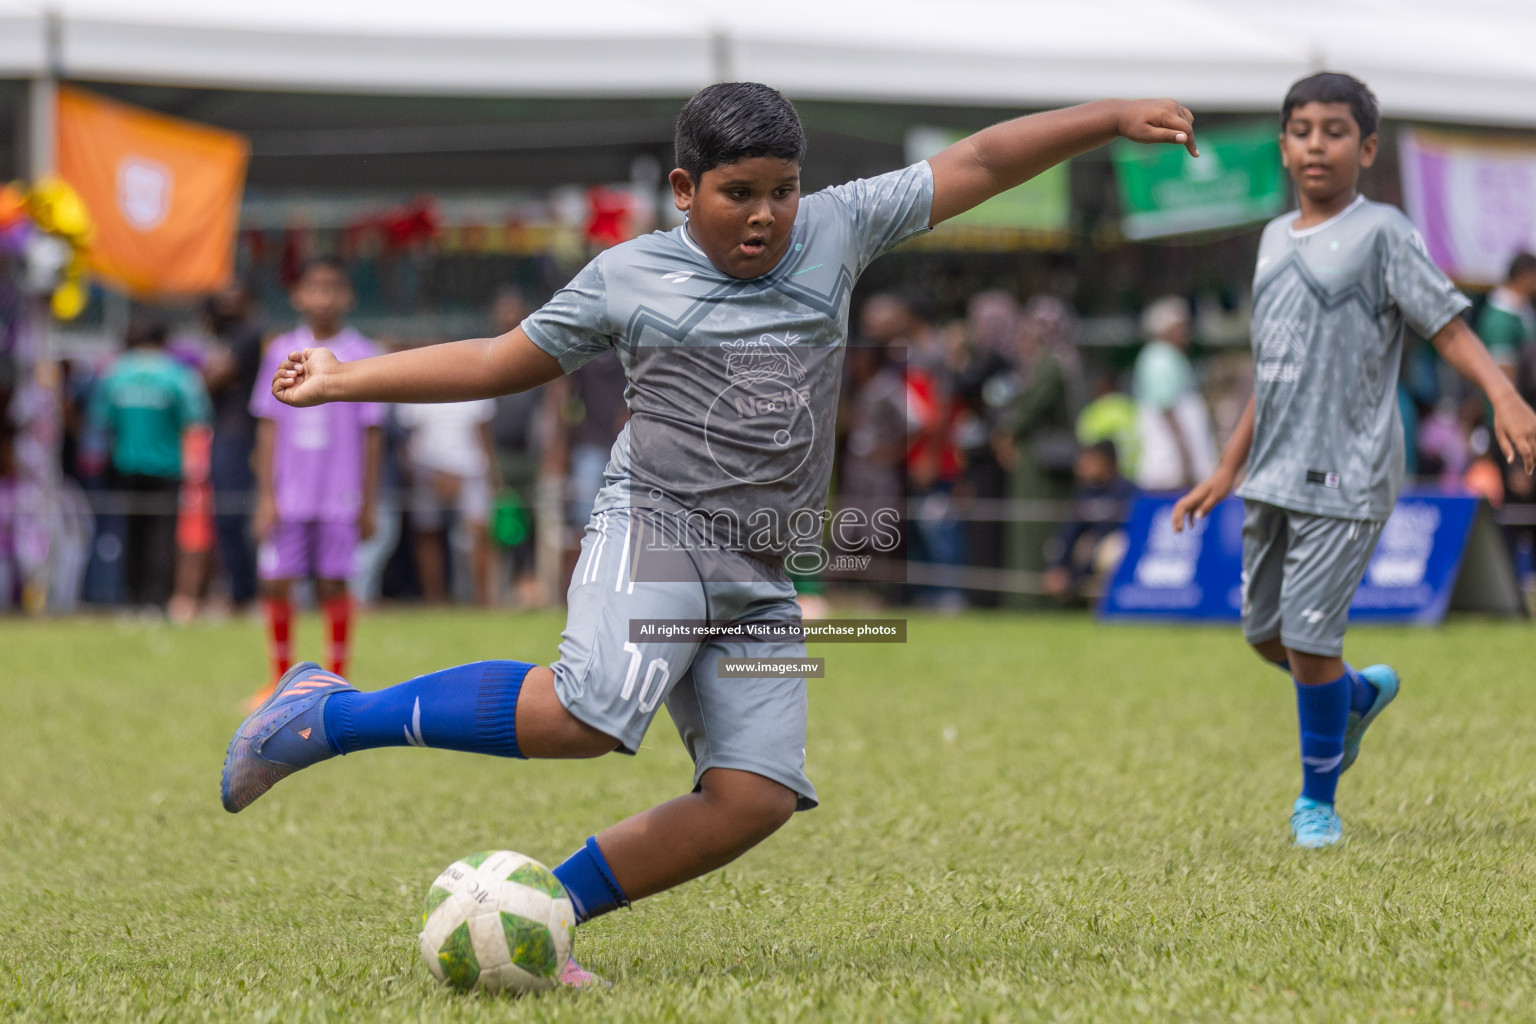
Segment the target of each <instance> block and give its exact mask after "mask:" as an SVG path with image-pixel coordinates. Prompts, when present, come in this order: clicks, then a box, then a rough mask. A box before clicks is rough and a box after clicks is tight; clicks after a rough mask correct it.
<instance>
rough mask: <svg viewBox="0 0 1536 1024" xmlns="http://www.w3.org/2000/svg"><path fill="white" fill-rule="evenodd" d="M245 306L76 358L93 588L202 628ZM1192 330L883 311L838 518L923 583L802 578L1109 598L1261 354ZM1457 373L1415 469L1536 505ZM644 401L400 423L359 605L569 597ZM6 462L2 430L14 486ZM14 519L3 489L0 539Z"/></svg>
mask: <svg viewBox="0 0 1536 1024" xmlns="http://www.w3.org/2000/svg"><path fill="white" fill-rule="evenodd" d="M251 298H252V297H251V296H250V295H249V294H248V293H247V292H246V291H245V289H244V288H243V287H241V286H235V287H232V288H230V289H229V290H227V291H225V292H223V293H221V294H219V295H216V296H213V297H211V298H210V299H209V300H208V301H207V302H206V303H205V305H204V307H203V309H202V317H201V323H200V326H199V329H198V330H195V331H186V332H179V333H175V334H172V333H170V332H168V331H167V329H166V327H165V325H164V324H163V323H160V322H157V321H156V320H154V319H153V318H149V317H135V318H134V320H133V323H132V325H131V327H130V328H129V330H128V332H127V337H126V338H125V339H124V341H125V345H126V348H125V351H123V352H122V354H121V355H119V356H118V357H117V358H116V359H115V360H113V361H111V362H110V363H109V364H108V365H105V366H89V365H84V364H79V363H77V364H73V365H71V366H70V367H69V370H70V373H69V375H68V379H67V386H66V392H67V398H68V401H67V403H66V409H67V415H66V422H65V428H66V430H65V437H66V440H65V444H64V460H65V469H66V472H67V473H68V474H69V475H70V476H71V477H73V478H74V479H75V481H77V482H78V484H79V485H80V486H81V487H83V488H84V489H85V490H86V491H87V492H89V493H91V494H92V497H93V500H92V502H91V505H92V507H93V508H94V509H95V510H96V513H97V515H96V520H95V537H94V540H93V543H92V545H91V551H90V558H89V568H88V569H87V571H86V573H85V576H84V582H83V595H82V596H83V598H84V600H86V601H88V602H94V603H99V604H109V605H110V604H121V605H130V606H136V607H142V608H150V609H162V610H166V611H168V612H169V614H170V615H171V616H172V617H174V618H180V619H185V618H189V617H191V616H193V615H195V614H197V613H198V612H199V611H201V610H206V609H210V608H219V607H226V608H231V607H232V608H241V607H243V606H246V605H248V604H250V603H251V602H252V601H253V600H254V598H255V597H256V595H257V591H258V583H257V571H256V559H257V541H258V540H259V539H260V538H259V535H260V533H261V532H262V530H263V529H264V528H265V527H266V525H267V524H265V523H264V522H262V521H261V520H262V517H261V515H260V509H259V501H258V498H259V494H260V491H261V487H260V482H259V480H258V476H257V472H256V471H255V470H254V469H253V465H255V466H258V467H259V463H260V460H254V461H253V452H255V451H256V449H257V445H258V437H259V430H258V420H257V419H256V418H255V417H254V416H253V414H252V405H253V403H252V397H253V395H256V394H258V393H260V392H262V391H264V390H265V389H266V388H267V387H268V386H269V381H268V380H266V379H264V378H263V375H262V365H263V355H264V351H263V350H264V344H265V343H266V341H267V340H268V339H270V338H271V337H272V336H273V334H274V331H273V330H272V326H273V325H267V324H263V323H259V322H257V320H256V319H255V317H254V315H253V312H252V311H253V310H254V309H255V305H254V303H253V302H252V301H251ZM1533 301H1536V257H1532V256H1530V255H1528V254H1527V255H1521V256H1520V257H1518V258H1517V259H1516V260H1515V261H1514V262H1513V264H1512V266H1511V268H1510V273H1509V276H1508V280H1507V281H1506V282H1505V283H1504V284H1503V285H1502V286H1501V287H1499V288H1498V289H1495V290H1494V291H1493V292H1491V293H1490V294H1489V295H1488V296H1486V297H1485V298H1484V299H1483V300H1481V302H1480V304H1479V306H1478V307H1477V312H1476V313H1475V314H1474V317H1475V321H1476V326H1477V328H1478V330H1479V333H1480V334H1481V335H1482V336H1483V338H1484V339H1485V340H1486V341H1487V343H1488V345H1489V347H1490V349H1491V350H1492V351H1493V353H1494V355H1495V358H1496V359H1497V360H1498V361H1499V362H1500V364H1501V366H1503V367H1504V368H1505V370H1506V372H1508V373H1509V374H1510V376H1511V377H1512V378H1514V379H1516V381H1517V382H1518V383H1519V385H1520V387H1521V389H1522V391H1523V392H1524V393H1525V395H1526V397H1527V399H1528V400H1530V399H1536V313H1533ZM530 305H531V299H530V297H529V296H527V295H525V294H523V293H522V292H520V291H519V290H517V289H515V288H507V289H504V290H502V291H501V292H499V293H498V294H496V295H495V297H494V300H493V302H492V303H491V306H490V311H489V315H488V317H487V328H488V330H489V331H490V332H491V333H501V332H504V331H506V330H509V329H510V328H511V327H513V326H515V325H516V324H517V323H518V322H520V321H521V319H522V318H523V317H524V316H525V315H526V314H527V313H528V312H529V311H530ZM1194 322H1195V321H1194V318H1193V317H1192V311H1191V308H1190V304H1189V303H1188V301H1186V299H1184V298H1183V297H1180V296H1166V297H1163V298H1160V299H1158V300H1156V301H1155V302H1152V303H1151V304H1150V305H1148V306H1147V308H1146V309H1145V310H1144V311H1143V314H1142V316H1141V320H1140V334H1141V342H1140V344H1139V347H1137V348H1136V349H1135V350H1134V357H1132V353H1131V352H1130V351H1128V350H1126V349H1124V348H1084V347H1083V346H1082V345H1081V344H1080V331H1079V325H1078V320H1077V317H1076V315H1075V313H1074V311H1073V310H1072V309H1071V308H1070V307H1069V306H1068V305H1067V304H1065V303H1064V302H1062V301H1061V300H1059V299H1057V298H1054V297H1051V296H1044V295H1037V296H1023V297H1021V296H1016V295H1012V294H1008V293H1005V292H1002V291H986V292H982V293H980V294H977V295H974V296H973V297H971V299H970V300H969V303H968V305H967V307H966V309H965V310H964V311H963V314H962V315H958V316H953V317H947V318H946V317H944V316H941V315H940V312H939V311H938V310H936V309H934V308H933V307H932V305H931V304H930V302H929V301H928V300H927V299H926V298H925V297H924V296H923V295H921V294H917V293H895V292H885V293H881V294H876V295H872V296H869V297H868V298H867V299H865V300H864V301H863V303H862V305H861V306H860V307H859V309H858V311H857V314H856V317H855V322H854V328H855V329H854V333H853V336H852V337H851V338H850V344H849V348H848V352H847V358H846V361H845V364H844V378H845V379H844V394H843V399H842V402H841V405H840V410H839V421H838V439H837V446H838V448H837V462H836V469H835V471H834V476H833V485H832V494H831V496H830V497H829V505H830V507H831V508H833V509H840V508H854V509H859V510H861V511H863V512H864V513H865V515H864V516H863V517H862V519H861V521H865V522H868V521H870V516H869V513H872V512H873V511H874V510H876V509H880V508H895V509H899V510H901V512H902V516H901V519H902V523H903V528H902V530H901V546H900V549H899V550H897V551H894V552H890V553H889V554H890V555H891V556H892V561H893V564H899V565H900V566H901V567H902V569H901V571H900V572H899V573H897V574H895V575H886V576H878V574H876V575H868V574H865V575H861V574H860V573H858V572H840V571H834V572H831V573H829V574H824V576H823V578H820V579H808V580H803V581H800V582H801V583H802V587H803V589H804V590H805V591H806V592H808V593H810V594H816V593H818V592H819V591H820V590H821V589H822V588H824V587H829V586H830V587H839V586H841V587H847V588H858V589H859V590H860V591H861V592H862V593H863V594H865V595H866V596H868V597H869V598H872V599H874V600H878V601H881V602H885V603H915V604H920V605H925V606H929V607H933V608H937V609H942V610H957V609H960V608H963V607H966V606H973V605H982V606H992V605H997V604H1000V603H1002V604H1008V605H1012V606H1040V605H1048V604H1051V603H1056V602H1081V601H1085V600H1090V599H1091V598H1092V597H1093V596H1094V595H1095V594H1096V593H1097V592H1098V589H1099V588H1100V587H1101V586H1102V585H1103V582H1104V579H1105V576H1106V574H1107V573H1108V572H1110V571H1112V570H1113V567H1114V566H1115V564H1116V563H1117V561H1118V559H1119V557H1120V555H1121V553H1122V552H1123V550H1124V541H1123V536H1122V533H1121V529H1120V527H1121V526H1122V525H1123V523H1124V522H1125V521H1126V519H1127V517H1128V512H1129V508H1130V506H1131V503H1132V502H1133V500H1134V498H1135V496H1136V495H1137V494H1138V493H1139V492H1140V491H1144V490H1145V491H1176V490H1179V489H1182V488H1185V487H1188V486H1190V485H1192V484H1193V483H1195V482H1196V481H1198V480H1199V479H1201V478H1202V477H1203V476H1204V475H1206V474H1207V473H1208V472H1209V471H1210V470H1211V468H1212V467H1213V466H1214V465H1215V462H1216V458H1217V454H1218V451H1219V446H1220V445H1221V444H1222V443H1224V441H1225V439H1226V437H1227V436H1228V434H1229V433H1230V432H1231V430H1232V429H1233V427H1234V426H1235V424H1236V421H1237V418H1238V415H1239V414H1240V412H1241V409H1242V407H1243V404H1244V402H1245V401H1246V399H1247V395H1248V393H1249V389H1250V388H1251V371H1250V370H1249V360H1248V359H1247V352H1246V350H1243V351H1234V350H1230V349H1228V350H1223V349H1219V348H1211V349H1208V350H1204V351H1202V352H1200V354H1199V358H1198V359H1196V358H1192V355H1191V343H1192V340H1193V337H1192V335H1193V331H1192V325H1193V324H1194ZM374 342H375V344H376V345H377V346H378V347H380V348H383V349H389V348H392V347H397V343H396V342H394V341H393V340H391V339H389V338H377V339H374ZM1457 380H1458V379H1457V378H1454V375H1452V374H1449V373H1446V372H1444V368H1443V367H1442V366H1440V365H1439V363H1438V360H1437V358H1436V356H1435V354H1434V351H1433V349H1432V347H1430V346H1429V345H1427V344H1423V343H1420V344H1417V345H1410V346H1408V347H1407V354H1406V355H1405V365H1404V368H1403V374H1402V386H1401V391H1400V399H1401V406H1402V412H1403V418H1404V426H1405V435H1406V437H1405V440H1406V442H1407V445H1406V447H1407V453H1408V469H1409V473H1410V474H1411V475H1412V476H1416V477H1417V478H1418V479H1419V480H1420V482H1421V483H1428V484H1431V485H1434V486H1441V487H1445V488H1451V489H1470V490H1472V491H1475V492H1477V493H1481V494H1483V495H1484V496H1486V497H1487V498H1488V499H1489V500H1490V501H1491V502H1493V503H1494V504H1495V505H1501V504H1506V503H1524V504H1528V505H1529V504H1536V494H1533V490H1532V487H1531V484H1530V479H1529V478H1527V477H1525V476H1524V475H1523V474H1520V473H1513V472H1508V471H1507V470H1506V468H1505V467H1504V466H1503V464H1502V462H1501V461H1499V456H1498V453H1497V452H1496V451H1491V450H1490V444H1489V436H1490V435H1489V431H1488V410H1487V409H1486V407H1485V405H1484V403H1483V402H1482V401H1481V399H1479V398H1476V397H1472V396H1471V395H1469V393H1468V392H1467V391H1466V389H1465V388H1464V387H1463V386H1461V385H1460V384H1459V383H1457ZM623 393H624V376H623V372H622V369H621V367H620V365H619V363H618V360H617V358H616V356H614V355H613V354H611V353H610V354H608V355H606V356H604V357H602V358H600V359H598V360H595V361H593V362H592V363H590V364H588V365H587V366H586V367H584V368H583V369H582V370H580V371H579V372H577V373H575V374H573V375H571V376H570V377H567V378H562V379H560V380H558V381H556V382H554V383H552V384H550V385H547V386H545V387H543V388H540V389H538V390H536V391H533V392H529V393H527V394H523V395H512V396H507V397H505V398H501V399H497V400H495V401H483V402H470V403H463V404H459V405H420V406H395V407H391V408H389V409H387V410H386V411H385V413H384V416H383V422H382V423H381V424H380V433H381V437H382V445H381V447H380V456H379V458H380V464H379V466H378V487H377V498H376V501H374V503H373V505H372V507H371V509H370V510H369V511H370V513H371V520H372V527H373V528H372V530H371V531H368V532H367V533H366V534H365V536H364V540H363V543H362V545H361V547H360V548H359V551H358V554H357V558H356V564H355V569H354V572H353V574H352V577H351V579H350V581H349V582H350V585H351V590H352V593H353V594H354V595H355V596H356V598H357V599H358V600H360V601H362V602H363V603H373V602H378V601H381V600H420V601H425V602H429V603H441V602H446V601H460V602H474V603H478V604H481V605H515V606H538V605H543V604H548V603H552V602H556V601H558V600H560V598H561V597H562V595H563V593H564V587H565V583H566V581H567V579H568V576H569V571H570V566H571V565H572V564H573V563H574V559H575V555H576V548H577V545H578V543H579V540H580V535H581V533H580V531H581V528H582V526H583V525H584V524H585V522H586V518H587V515H588V513H589V511H590V509H591V507H592V502H593V499H594V497H595V495H596V492H597V489H598V487H599V486H600V484H601V481H602V474H603V468H604V466H605V464H606V462H607V458H608V451H609V448H610V446H611V445H612V443H613V441H614V438H615V437H616V436H617V435H618V432H619V430H620V429H621V428H622V427H623V424H624V422H625V420H626V418H627V415H628V413H627V410H626V408H625V404H624V397H623ZM8 474H9V468H8V454H7V439H6V437H5V436H4V435H3V434H0V498H3V490H4V488H3V480H4V478H5V477H6V476H7V475H8ZM4 515H5V509H4V501H3V500H0V533H3V532H4V529H3V527H4V523H3V519H4ZM1516 518H1517V519H1518V517H1516ZM1522 531H1523V532H1522ZM1511 542H1512V544H1513V546H1514V550H1515V554H1516V559H1517V565H1518V566H1519V568H1520V569H1521V571H1522V573H1523V574H1524V575H1525V576H1526V577H1527V578H1529V577H1530V576H1531V575H1532V573H1533V570H1536V566H1533V562H1532V547H1533V543H1532V536H1531V528H1530V527H1528V526H1527V527H1513V528H1511ZM4 559H5V548H4V544H3V540H0V562H3V561H4ZM0 569H3V567H0ZM6 578H7V577H6V574H5V573H4V572H3V571H0V583H3V582H4V580H5V579H6ZM876 578H878V579H881V580H883V582H872V580H874V579H876ZM813 599H814V598H813ZM3 603H4V602H0V604H3Z"/></svg>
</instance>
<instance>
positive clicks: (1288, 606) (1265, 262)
mask: <svg viewBox="0 0 1536 1024" xmlns="http://www.w3.org/2000/svg"><path fill="white" fill-rule="evenodd" d="M1376 125H1377V108H1376V97H1375V96H1373V95H1372V94H1371V91H1370V90H1369V89H1367V88H1366V87H1365V85H1364V84H1363V83H1361V82H1360V81H1358V80H1356V79H1354V78H1351V77H1350V76H1349V75H1340V74H1331V73H1323V74H1317V75H1313V76H1311V77H1309V78H1304V79H1302V80H1301V81H1299V82H1297V83H1296V84H1295V85H1293V86H1292V87H1291V91H1290V92H1289V93H1288V94H1287V95H1286V97H1285V104H1284V106H1283V107H1282V109H1281V113H1280V127H1281V131H1280V153H1281V159H1282V160H1283V161H1284V163H1285V167H1286V170H1287V171H1288V172H1290V175H1291V179H1292V180H1293V181H1294V182H1295V183H1296V192H1297V198H1298V201H1299V203H1300V207H1301V209H1300V211H1292V212H1290V213H1286V214H1283V215H1281V216H1280V217H1278V218H1276V219H1275V220H1273V221H1271V222H1270V223H1269V225H1268V226H1266V227H1265V229H1264V234H1263V237H1262V240H1261V241H1260V242H1259V258H1258V266H1257V268H1256V269H1255V271H1254V278H1253V329H1252V337H1253V354H1254V369H1255V373H1254V395H1253V397H1252V398H1251V399H1249V401H1248V407H1247V409H1246V410H1245V411H1244V412H1243V417H1242V419H1241V421H1240V422H1239V423H1238V426H1237V431H1236V432H1235V433H1234V434H1233V435H1232V440H1231V441H1230V442H1229V443H1228V445H1227V450H1226V452H1225V453H1224V454H1223V456H1222V459H1221V464H1220V465H1219V466H1218V467H1217V469H1216V471H1215V472H1214V473H1212V474H1211V475H1210V477H1208V478H1207V479H1206V480H1205V481H1204V482H1203V483H1201V484H1200V485H1199V486H1198V487H1196V488H1195V489H1194V490H1192V491H1190V492H1189V493H1188V494H1186V495H1185V496H1184V497H1182V498H1181V499H1179V501H1178V503H1177V504H1176V505H1174V509H1173V523H1174V529H1175V530H1182V529H1183V528H1184V526H1185V525H1186V524H1188V523H1189V522H1191V521H1192V519H1198V518H1202V517H1204V516H1206V515H1208V514H1209V513H1210V511H1211V510H1212V509H1213V508H1215V507H1216V504H1217V503H1218V502H1220V501H1221V500H1222V499H1223V498H1225V497H1226V496H1227V494H1228V493H1229V492H1230V491H1231V490H1232V484H1233V481H1234V480H1235V479H1236V477H1237V475H1238V472H1239V471H1240V470H1241V469H1242V468H1243V463H1244V462H1245V461H1246V462H1247V465H1248V477H1247V479H1246V480H1245V481H1244V483H1243V485H1242V486H1241V487H1240V488H1238V494H1239V495H1241V496H1242V498H1243V501H1244V506H1245V513H1244V519H1243V634H1244V636H1245V637H1246V638H1247V640H1248V642H1249V643H1250V644H1252V645H1253V647H1254V649H1255V650H1256V651H1258V653H1259V656H1260V657H1262V658H1265V659H1266V660H1268V661H1271V662H1273V663H1274V664H1275V665H1277V666H1279V667H1280V668H1283V669H1286V670H1287V671H1289V672H1290V674H1291V675H1292V676H1293V677H1294V678H1295V681H1296V708H1297V714H1298V717H1299V718H1300V719H1301V765H1302V776H1301V777H1302V789H1301V795H1300V796H1299V797H1297V799H1296V802H1295V804H1294V806H1293V808H1292V812H1291V832H1292V837H1293V838H1294V840H1295V842H1296V845H1297V846H1303V847H1321V846H1331V845H1333V844H1334V843H1337V842H1338V841H1339V840H1340V838H1342V835H1343V832H1342V826H1341V824H1340V821H1339V816H1338V814H1337V813H1335V811H1334V791H1335V789H1336V788H1337V786H1338V781H1339V775H1340V774H1341V773H1342V772H1343V771H1344V770H1345V769H1346V768H1348V767H1349V766H1350V765H1351V764H1353V763H1354V760H1355V757H1356V755H1357V754H1358V753H1359V751H1360V738H1361V737H1362V736H1363V735H1364V734H1365V730H1366V729H1367V728H1369V727H1370V725H1371V723H1372V722H1373V721H1375V720H1376V717H1377V716H1378V715H1380V714H1381V712H1382V709H1384V708H1385V707H1386V706H1387V705H1388V704H1390V703H1391V702H1392V699H1393V698H1394V697H1396V696H1397V689H1398V678H1397V673H1396V672H1394V671H1393V670H1392V669H1391V668H1390V667H1388V666H1386V665H1371V666H1368V667H1366V668H1363V669H1360V670H1359V671H1356V670H1355V669H1353V668H1351V667H1350V666H1349V665H1348V664H1346V663H1345V662H1344V661H1343V660H1341V659H1342V655H1343V653H1344V627H1345V620H1346V617H1347V615H1348V612H1349V603H1350V600H1351V599H1352V598H1353V597H1354V594H1355V589H1356V588H1357V587H1358V586H1359V585H1360V580H1361V577H1362V576H1363V575H1364V574H1365V569H1366V565H1367V563H1368V562H1369V561H1370V557H1371V552H1372V550H1373V549H1374V548H1375V547H1376V539H1377V538H1378V537H1379V536H1380V535H1381V529H1382V526H1383V525H1384V524H1385V522H1386V520H1387V517H1388V516H1389V515H1390V514H1391V512H1392V506H1393V505H1394V503H1395V502H1396V501H1397V494H1398V491H1399V489H1400V488H1401V486H1402V481H1403V425H1402V421H1401V420H1400V419H1399V418H1398V411H1397V373H1398V365H1399V363H1400V362H1401V357H1402V347H1403V325H1404V324H1405V323H1406V324H1407V325H1408V326H1409V327H1412V328H1413V329H1414V330H1415V331H1416V332H1418V333H1419V334H1421V335H1423V336H1424V337H1426V338H1429V339H1430V340H1431V341H1432V342H1433V343H1434V346H1435V348H1436V349H1438V350H1439V352H1440V354H1441V355H1442V356H1443V357H1444V358H1445V361H1446V362H1447V363H1449V364H1451V366H1453V367H1455V368H1456V370H1457V371H1458V372H1459V373H1461V375H1462V376H1464V377H1466V378H1467V379H1468V380H1470V381H1472V382H1473V383H1475V384H1476V385H1477V386H1478V387H1480V388H1482V389H1483V392H1484V393H1485V394H1487V396H1488V398H1489V401H1490V402H1491V403H1492V405H1493V412H1494V421H1495V423H1494V432H1495V434H1496V435H1497V436H1498V439H1499V446H1500V447H1501V448H1502V449H1503V450H1504V455H1505V457H1506V458H1507V459H1509V460H1510V461H1511V462H1513V461H1514V460H1515V458H1516V456H1517V455H1518V457H1519V458H1520V460H1521V461H1523V462H1524V464H1525V470H1526V472H1527V473H1530V472H1531V470H1532V467H1533V464H1536V415H1533V414H1532V412H1531V409H1530V407H1529V406H1527V405H1526V404H1525V403H1524V402H1523V401H1521V399H1520V397H1519V395H1517V394H1516V393H1515V389H1514V387H1513V386H1512V385H1511V384H1510V383H1509V381H1508V380H1507V379H1506V378H1505V377H1504V375H1503V374H1502V373H1500V372H1499V368H1498V366H1497V365H1495V364H1494V362H1493V360H1492V359H1491V358H1490V357H1489V355H1488V352H1487V350H1486V349H1484V348H1483V345H1482V343H1481V342H1480V341H1478V339H1477V336H1476V335H1475V334H1473V333H1472V331H1471V330H1470V329H1469V328H1468V327H1467V325H1466V323H1465V322H1464V321H1463V320H1462V318H1461V314H1462V313H1463V312H1465V311H1466V309H1467V307H1468V305H1469V303H1468V302H1467V300H1466V298H1464V297H1463V296H1462V295H1461V294H1460V293H1459V292H1457V291H1456V288H1455V287H1454V286H1453V285H1452V284H1451V282H1450V281H1448V280H1446V278H1445V275H1444V274H1442V273H1441V272H1440V271H1439V270H1438V269H1437V268H1436V267H1435V265H1434V264H1433V263H1431V262H1430V260H1429V257H1428V255H1426V253H1425V250H1424V243H1423V241H1422V240H1421V239H1420V238H1419V235H1418V233H1417V232H1416V231H1415V230H1414V229H1413V225H1412V224H1410V223H1409V222H1408V219H1407V218H1406V217H1404V216H1403V214H1402V213H1401V212H1400V211H1399V210H1398V209H1397V208H1396V207H1392V206H1387V205H1385V204H1382V203H1372V202H1367V201H1366V199H1365V197H1364V196H1362V195H1360V194H1359V193H1358V192H1356V190H1355V188H1356V182H1357V181H1358V179H1359V177H1360V172H1361V171H1362V170H1363V169H1365V168H1367V167H1369V166H1371V163H1372V162H1373V161H1374V160H1375V158H1376V144H1377V139H1376Z"/></svg>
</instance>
